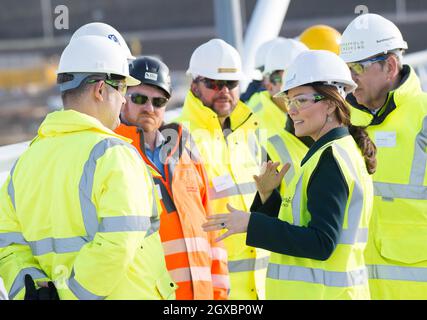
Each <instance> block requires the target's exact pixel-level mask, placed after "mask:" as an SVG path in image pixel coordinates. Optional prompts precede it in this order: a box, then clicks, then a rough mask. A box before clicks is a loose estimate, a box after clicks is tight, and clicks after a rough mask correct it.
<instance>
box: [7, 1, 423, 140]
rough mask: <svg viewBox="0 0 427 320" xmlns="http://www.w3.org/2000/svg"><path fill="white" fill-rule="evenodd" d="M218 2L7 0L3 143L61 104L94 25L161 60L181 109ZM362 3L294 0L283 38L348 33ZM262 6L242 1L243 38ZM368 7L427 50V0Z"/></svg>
mask: <svg viewBox="0 0 427 320" xmlns="http://www.w3.org/2000/svg"><path fill="white" fill-rule="evenodd" d="M214 1H215V0H202V1H200V0H179V1H173V0H121V1H106V0H92V1H84V0H73V1H71V0H19V1H16V2H10V1H6V0H0V5H1V7H2V8H3V9H2V10H1V11H0V23H1V28H0V146H1V145H7V144H13V143H17V142H22V141H26V140H31V139H32V138H33V137H34V136H35V134H36V131H37V128H38V126H39V124H40V123H41V121H42V120H43V119H44V117H45V116H46V114H47V113H49V112H51V111H53V110H57V109H59V108H60V107H61V100H60V96H59V91H58V89H57V88H56V86H55V82H56V67H57V63H58V59H59V56H60V53H61V52H62V50H63V49H64V47H65V46H66V45H67V43H68V41H69V39H70V37H71V35H72V33H73V32H74V31H75V30H76V29H77V28H79V27H80V26H81V25H83V24H85V23H88V22H93V21H101V22H106V23H108V24H111V25H112V26H114V27H115V28H116V29H117V30H119V31H120V32H121V33H122V34H123V35H124V37H125V39H126V41H127V42H128V44H129V46H130V48H131V50H132V52H133V54H134V55H141V54H144V55H155V56H158V57H160V58H161V59H162V60H163V61H164V62H165V63H166V64H167V65H168V66H169V67H170V69H171V70H172V84H173V88H174V92H173V96H172V99H171V102H170V104H169V106H168V108H169V109H175V108H178V107H180V106H181V104H182V102H183V99H184V97H185V94H186V91H187V90H188V87H189V81H190V79H189V78H188V77H186V76H185V70H186V68H187V66H188V62H189V59H190V56H191V53H192V52H193V50H194V49H195V48H196V47H197V46H199V45H200V44H201V43H203V42H205V41H207V40H208V39H211V38H213V37H217V36H218V34H217V32H216V28H215V14H214V3H213V2H214ZM260 1H261V0H260ZM264 1H265V0H264ZM359 4H360V1H359V0H355V1H353V0H346V1H338V0H322V1H316V0H298V1H291V2H290V5H289V9H288V12H287V15H286V19H285V21H284V23H283V25H282V29H281V32H280V36H283V37H291V38H293V37H297V36H298V35H299V34H300V33H301V32H302V31H303V30H304V29H305V28H307V27H308V26H310V25H314V24H327V25H330V26H332V27H334V28H336V29H337V30H338V31H340V32H342V31H343V30H344V28H345V27H346V26H347V24H348V23H349V22H350V21H351V20H352V19H353V18H354V16H355V14H356V13H355V12H354V10H355V8H356V7H357V6H358V5H359ZM61 5H64V6H66V8H67V9H68V13H69V20H68V22H69V28H68V29H57V28H55V27H54V20H55V18H56V16H57V14H55V12H54V10H55V8H56V7H58V6H61ZM255 5H256V0H240V6H241V10H242V25H243V36H244V32H245V29H246V27H247V24H248V22H249V20H250V18H251V14H252V12H253V9H254V7H255ZM364 5H365V6H366V7H367V8H368V9H369V12H373V13H379V14H382V15H384V16H385V17H386V18H388V19H390V20H392V21H393V22H395V23H396V25H397V26H398V27H399V29H400V30H401V31H402V34H403V37H404V39H405V40H406V41H407V42H408V45H409V50H408V51H407V52H408V53H409V52H416V51H420V50H425V49H426V48H427V42H426V41H425V37H424V34H423V33H424V30H426V29H427V1H424V0H388V1H374V0H370V1H365V2H364ZM266 18H267V19H268V17H266Z"/></svg>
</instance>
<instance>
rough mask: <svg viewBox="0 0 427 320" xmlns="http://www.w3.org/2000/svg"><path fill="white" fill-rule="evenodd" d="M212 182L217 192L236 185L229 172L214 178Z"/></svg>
mask: <svg viewBox="0 0 427 320" xmlns="http://www.w3.org/2000/svg"><path fill="white" fill-rule="evenodd" d="M212 184H213V186H214V188H215V191H216V192H221V191H224V190H227V189H230V188H232V187H234V181H233V179H232V178H231V176H230V175H229V174H226V175H224V176H218V177H215V178H213V179H212Z"/></svg>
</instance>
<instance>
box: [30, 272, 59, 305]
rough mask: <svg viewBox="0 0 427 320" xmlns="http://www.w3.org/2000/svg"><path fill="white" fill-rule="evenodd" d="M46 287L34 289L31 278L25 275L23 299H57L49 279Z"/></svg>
mask: <svg viewBox="0 0 427 320" xmlns="http://www.w3.org/2000/svg"><path fill="white" fill-rule="evenodd" d="M47 284H48V287H47V288H39V289H36V286H35V284H34V280H33V278H32V277H31V276H30V275H29V274H26V275H25V298H24V300H59V296H58V292H57V291H56V288H55V285H54V284H53V282H52V281H49V282H48V283H47Z"/></svg>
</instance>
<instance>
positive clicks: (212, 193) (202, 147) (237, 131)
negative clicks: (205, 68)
mask: <svg viewBox="0 0 427 320" xmlns="http://www.w3.org/2000/svg"><path fill="white" fill-rule="evenodd" d="M229 118H230V127H231V128H230V129H231V131H230V132H229V134H228V135H227V138H225V137H224V134H223V132H222V128H221V125H220V122H219V120H218V116H217V114H216V113H215V112H214V111H212V110H211V109H210V108H208V107H206V106H204V105H203V103H202V102H201V101H200V100H199V99H197V98H196V97H195V96H194V95H193V94H192V93H191V92H189V93H188V95H187V97H186V99H185V102H184V108H183V111H182V115H181V117H180V118H179V119H178V121H179V122H181V123H182V124H183V125H184V126H185V127H186V128H187V129H188V130H189V131H190V133H191V136H192V137H193V139H194V142H195V143H196V146H197V149H198V150H199V152H200V155H201V158H202V160H203V164H204V166H205V168H206V172H207V174H208V179H209V199H210V200H211V204H212V209H213V212H214V213H227V212H228V209H227V207H226V205H227V203H229V204H231V205H232V206H233V207H234V208H237V209H239V210H243V211H249V209H250V206H251V204H252V201H253V199H254V196H255V193H256V186H255V182H254V180H253V175H255V174H256V175H258V174H259V170H260V164H261V158H262V155H261V153H262V152H261V147H260V146H259V144H258V139H257V137H256V134H255V131H256V129H257V128H258V120H257V119H256V118H255V117H254V116H253V114H252V112H251V111H250V110H249V108H248V107H247V106H246V105H245V104H243V102H241V101H239V103H238V104H237V106H236V107H235V109H234V110H233V112H232V113H231V115H230V117H229ZM224 244H225V247H226V249H227V253H228V269H229V274H230V282H231V289H230V296H229V297H230V299H257V298H259V299H262V298H264V282H265V272H266V266H267V262H268V252H267V251H265V250H262V249H256V248H253V247H248V246H246V236H245V234H237V235H233V236H231V237H228V238H227V239H225V240H224Z"/></svg>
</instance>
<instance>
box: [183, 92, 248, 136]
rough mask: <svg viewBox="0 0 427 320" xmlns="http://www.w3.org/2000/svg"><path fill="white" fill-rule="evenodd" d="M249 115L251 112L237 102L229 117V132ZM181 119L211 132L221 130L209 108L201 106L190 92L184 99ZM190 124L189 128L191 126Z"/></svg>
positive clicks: (198, 100) (240, 102)
mask: <svg viewBox="0 0 427 320" xmlns="http://www.w3.org/2000/svg"><path fill="white" fill-rule="evenodd" d="M251 115H252V112H251V110H250V109H249V107H248V106H246V105H245V104H244V103H243V102H242V101H240V100H239V102H238V103H237V105H236V107H235V108H234V110H233V111H232V112H231V114H230V116H229V118H230V129H231V131H234V130H236V129H237V128H238V127H240V126H241V125H242V124H243V123H245V122H246V121H247V120H248V119H249V118H250V116H251ZM182 119H184V121H185V120H187V121H188V120H189V121H190V122H191V123H195V124H196V125H197V126H199V127H201V128H203V129H206V130H209V131H211V132H213V131H215V130H222V128H221V125H220V122H219V119H218V115H217V114H216V113H215V112H214V111H213V110H212V109H211V108H209V107H207V106H205V105H203V103H202V101H201V100H200V99H198V98H196V97H195V96H194V94H193V93H192V92H191V90H190V91H189V92H188V94H187V97H186V98H185V102H184V107H183V110H182ZM191 123H190V126H191V125H192V124H191Z"/></svg>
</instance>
